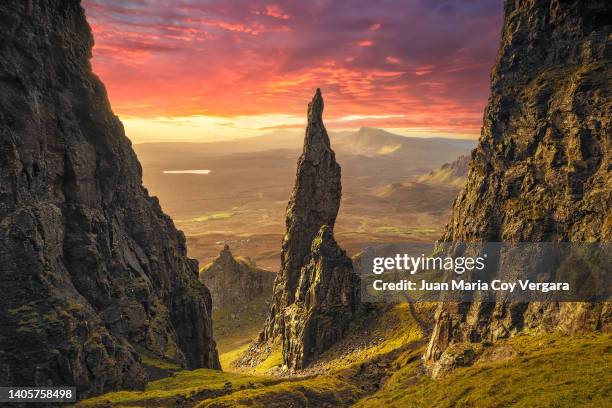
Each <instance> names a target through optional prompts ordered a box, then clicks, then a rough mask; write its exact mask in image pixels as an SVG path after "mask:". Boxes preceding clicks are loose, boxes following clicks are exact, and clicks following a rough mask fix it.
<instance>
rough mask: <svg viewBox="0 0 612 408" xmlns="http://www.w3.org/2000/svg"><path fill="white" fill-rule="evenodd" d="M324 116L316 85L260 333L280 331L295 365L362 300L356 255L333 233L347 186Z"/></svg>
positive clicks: (334, 335)
mask: <svg viewBox="0 0 612 408" xmlns="http://www.w3.org/2000/svg"><path fill="white" fill-rule="evenodd" d="M322 117H323V98H322V96H321V91H320V90H319V89H317V91H316V93H315V95H314V97H313V99H312V101H311V102H310V103H309V105H308V125H307V128H306V135H305V138H304V150H303V152H302V155H301V156H300V159H299V161H298V168H297V173H296V181H295V186H294V188H293V192H292V194H291V198H290V199H289V203H288V206H287V214H286V227H287V232H286V234H285V237H284V239H283V244H282V251H281V270H280V272H279V273H278V276H277V278H276V281H275V285H274V293H273V304H272V309H271V312H270V316H269V318H268V321H267V323H266V327H265V329H264V331H263V333H262V340H264V341H267V340H273V339H276V338H279V337H280V338H282V343H283V356H284V361H285V363H286V364H287V365H288V366H289V367H291V368H301V367H303V366H304V365H306V364H307V363H308V362H309V361H311V360H312V359H313V358H315V357H316V356H317V355H318V354H320V353H321V352H323V351H324V350H325V349H327V348H328V347H329V346H330V345H331V344H333V343H334V342H335V341H337V340H338V339H339V338H341V337H342V335H343V334H344V332H345V331H346V328H347V326H348V323H349V321H350V317H351V316H352V314H353V313H354V311H355V308H356V305H357V303H358V301H359V283H358V282H359V281H358V278H357V276H356V275H355V273H354V271H353V268H352V263H351V260H350V259H349V258H348V257H347V256H346V254H345V252H344V251H342V250H341V249H340V248H339V247H338V246H337V244H336V242H335V240H334V239H333V227H334V224H335V221H336V216H337V214H338V210H339V208H340V199H341V195H342V186H341V183H340V166H339V165H338V163H337V162H336V158H335V154H334V152H333V150H332V149H331V146H330V141H329V136H328V135H327V131H326V130H325V126H324V125H323V118H322ZM323 294H325V295H323ZM323 316H325V317H323ZM321 319H325V322H326V323H325V324H323V323H322V320H321Z"/></svg>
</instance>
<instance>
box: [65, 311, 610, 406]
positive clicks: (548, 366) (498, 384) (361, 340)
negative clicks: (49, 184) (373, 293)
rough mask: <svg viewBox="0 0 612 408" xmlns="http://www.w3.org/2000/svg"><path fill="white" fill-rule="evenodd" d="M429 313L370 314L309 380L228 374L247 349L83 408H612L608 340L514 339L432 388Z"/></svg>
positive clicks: (250, 370) (271, 373) (270, 361)
mask: <svg viewBox="0 0 612 408" xmlns="http://www.w3.org/2000/svg"><path fill="white" fill-rule="evenodd" d="M432 312H433V305H427V304H416V305H415V306H414V307H410V306H409V305H407V304H400V305H396V306H394V307H386V308H383V309H380V308H371V309H369V310H364V311H363V312H362V316H361V320H360V321H359V322H358V323H357V324H356V326H355V328H354V330H353V334H350V335H349V336H347V338H346V339H345V340H344V341H342V342H341V343H340V344H338V345H337V346H335V347H333V348H332V349H331V350H329V351H328V352H327V353H325V354H324V355H323V356H322V358H321V359H320V361H319V362H317V363H316V364H315V365H313V366H312V367H310V368H309V369H308V370H305V371H303V372H299V373H286V372H283V371H282V370H281V368H280V367H279V364H280V352H279V351H278V350H272V351H271V352H270V354H269V355H268V356H267V358H264V359H263V360H262V363H261V364H259V365H258V366H256V367H238V368H236V367H232V366H231V363H232V361H233V360H235V359H236V358H237V357H238V355H239V354H240V351H242V350H243V349H244V346H242V348H241V349H236V350H230V351H228V352H226V353H225V354H224V355H223V356H222V362H223V364H224V366H226V367H227V368H228V369H230V370H232V371H223V372H220V371H214V370H207V369H200V370H193V371H176V372H173V373H172V374H171V375H170V376H169V377H166V378H161V379H158V380H156V381H152V382H150V383H149V384H148V385H147V388H146V390H144V391H142V392H141V391H120V392H113V393H108V394H105V395H102V396H99V397H95V398H91V399H88V400H84V401H81V402H80V403H79V404H77V406H78V407H144V406H147V407H148V406H158V407H167V406H182V407H241V406H249V407H250V406H255V407H331V406H358V407H381V406H385V407H506V406H517V407H534V406H538V407H577V406H580V407H603V406H609V402H610V401H611V400H612V370H611V368H612V335H611V334H593V333H591V334H582V335H577V336H564V335H561V334H538V335H520V336H516V337H514V338H511V339H508V340H505V341H502V342H499V343H495V344H493V345H487V346H483V347H484V351H483V353H482V357H481V358H480V359H479V360H477V361H476V363H475V364H474V365H473V366H471V367H462V368H458V369H456V370H455V371H453V372H452V373H450V374H448V375H447V376H445V377H443V378H441V379H436V380H433V379H431V378H430V377H429V376H428V375H427V374H426V371H425V369H424V367H423V365H422V360H421V356H422V355H423V350H424V347H425V338H426V337H427V333H426V332H425V331H424V330H423V329H422V328H424V327H426V326H427V324H428V323H429V319H431V317H432ZM358 333H359V334H358ZM147 363H148V364H151V365H161V364H162V363H163V362H160V361H158V362H156V361H154V359H151V358H148V359H147ZM166 369H170V370H171V369H172V367H167V366H166ZM606 404H608V405H606Z"/></svg>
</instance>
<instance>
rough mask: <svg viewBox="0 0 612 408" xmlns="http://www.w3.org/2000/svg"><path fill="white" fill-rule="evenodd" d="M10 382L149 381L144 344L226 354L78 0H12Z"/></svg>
mask: <svg viewBox="0 0 612 408" xmlns="http://www.w3.org/2000/svg"><path fill="white" fill-rule="evenodd" d="M0 22H1V24H0V38H2V41H1V44H0V55H1V58H0V270H1V275H0V279H1V283H2V288H3V296H2V297H0V321H1V322H2V330H0V384H1V385H9V384H10V385H22V386H25V385H28V386H33V385H66V384H74V385H76V386H77V387H78V389H79V396H81V397H82V396H85V395H89V394H93V393H99V392H102V391H105V390H109V389H113V388H118V387H130V388H131V387H142V386H143V385H144V383H145V381H146V373H145V370H144V369H143V366H142V365H141V363H140V358H139V357H138V355H137V354H136V352H135V349H134V347H133V346H135V345H138V346H141V347H144V348H147V349H149V350H150V351H152V352H154V353H157V354H159V355H162V356H165V357H168V358H170V359H173V360H175V361H178V362H180V363H182V364H184V365H185V366H187V367H192V368H193V367H219V362H218V357H217V352H216V348H215V342H214V340H213V335H212V328H211V321H210V310H211V300H210V295H209V293H208V290H207V289H206V288H205V287H204V286H203V285H201V284H200V283H199V282H198V280H197V273H198V270H197V262H196V261H195V260H192V259H189V258H187V257H186V249H185V239H184V236H183V234H182V233H181V232H180V231H177V230H176V229H175V227H174V225H173V223H172V220H171V219H170V218H169V217H168V216H166V215H165V214H164V213H163V212H162V210H161V208H160V206H159V203H158V201H157V199H155V198H151V197H149V195H148V193H147V191H146V190H145V189H144V188H143V186H142V182H141V176H142V174H141V173H142V171H141V168H140V165H139V163H138V160H137V159H136V156H135V154H134V152H133V150H132V148H131V145H130V142H129V140H128V139H127V138H126V137H125V135H124V131H123V127H122V125H121V122H120V121H119V120H118V119H117V117H115V116H114V115H113V113H112V111H111V108H110V105H109V102H108V99H107V96H106V92H105V90H104V86H103V85H102V83H101V82H100V81H99V80H98V79H97V77H96V76H95V75H94V74H93V73H92V72H91V65H90V63H89V59H90V57H91V47H92V44H93V40H92V36H91V32H90V29H89V26H88V24H87V22H86V20H85V17H84V14H83V10H82V9H81V7H80V4H79V2H78V1H76V0H73V1H59V0H46V1H34V2H32V1H17V0H12V1H5V2H2V4H0Z"/></svg>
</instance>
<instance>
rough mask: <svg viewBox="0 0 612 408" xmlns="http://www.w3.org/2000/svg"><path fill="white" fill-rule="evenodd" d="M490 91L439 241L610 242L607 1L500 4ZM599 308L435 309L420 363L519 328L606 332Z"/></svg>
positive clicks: (611, 109)
mask: <svg viewBox="0 0 612 408" xmlns="http://www.w3.org/2000/svg"><path fill="white" fill-rule="evenodd" d="M504 9H505V10H504V11H505V22H504V29H503V34H502V40H501V48H500V52H499V55H498V58H497V63H496V65H495V67H494V69H493V73H492V84H491V97H490V99H489V103H488V106H487V108H486V110H485V115H484V126H483V129H482V135H481V137H480V141H479V145H478V147H477V148H476V149H475V150H474V151H473V153H472V158H471V161H470V164H469V176H468V181H467V187H466V188H465V190H464V191H462V192H461V193H460V194H459V196H458V197H457V200H456V202H455V205H454V209H453V215H452V218H451V220H450V222H449V224H448V226H447V230H446V233H445V235H444V237H443V240H445V241H456V242H479V241H492V242H497V241H503V242H521V241H523V242H525V241H534V242H546V241H579V242H585V241H586V242H590V241H603V242H609V241H610V239H611V238H612V211H610V203H611V202H612V172H611V171H610V170H611V165H612V160H611V153H612V149H611V147H612V146H611V144H612V138H611V137H610V135H611V134H612V133H611V132H612V130H611V128H610V121H611V118H612V98H611V97H610V92H611V89H610V86H611V84H612V68H611V67H612V42H611V41H610V38H611V37H610V36H611V35H612V26H611V25H610V23H611V22H612V18H611V17H612V3H610V2H609V1H606V0H600V1H578V0H574V1H550V0H549V1H535V0H533V1H506V3H505V6H504ZM610 314H611V311H610V309H609V306H608V305H607V304H578V305H576V304H567V303H565V304H550V303H546V304H541V303H540V304H535V303H529V304H528V303H513V304H502V303H473V304H446V305H443V306H442V307H440V308H439V310H438V311H437V316H436V321H437V322H436V326H435V328H434V331H433V335H432V338H431V342H430V344H429V348H428V350H427V353H426V356H425V357H426V359H427V360H429V361H437V360H439V359H440V357H441V355H442V353H443V352H444V350H446V348H447V347H448V346H449V344H451V343H454V342H459V341H481V340H484V339H489V340H495V339H496V338H500V337H506V336H509V335H511V334H512V333H515V332H516V331H519V330H526V329H533V330H541V329H543V330H551V329H559V328H560V329H564V330H567V331H574V330H581V329H601V328H604V327H606V326H608V327H609V324H610V321H611V320H612V319H611V315H610Z"/></svg>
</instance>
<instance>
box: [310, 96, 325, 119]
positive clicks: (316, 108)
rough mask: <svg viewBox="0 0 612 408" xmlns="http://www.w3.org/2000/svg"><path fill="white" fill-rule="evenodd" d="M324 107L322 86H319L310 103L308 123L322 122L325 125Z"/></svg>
mask: <svg viewBox="0 0 612 408" xmlns="http://www.w3.org/2000/svg"><path fill="white" fill-rule="evenodd" d="M323 107H324V104H323V96H322V95H321V88H317V91H316V92H315V94H314V96H313V97H312V101H310V103H309V104H308V124H311V123H320V124H321V126H323Z"/></svg>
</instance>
